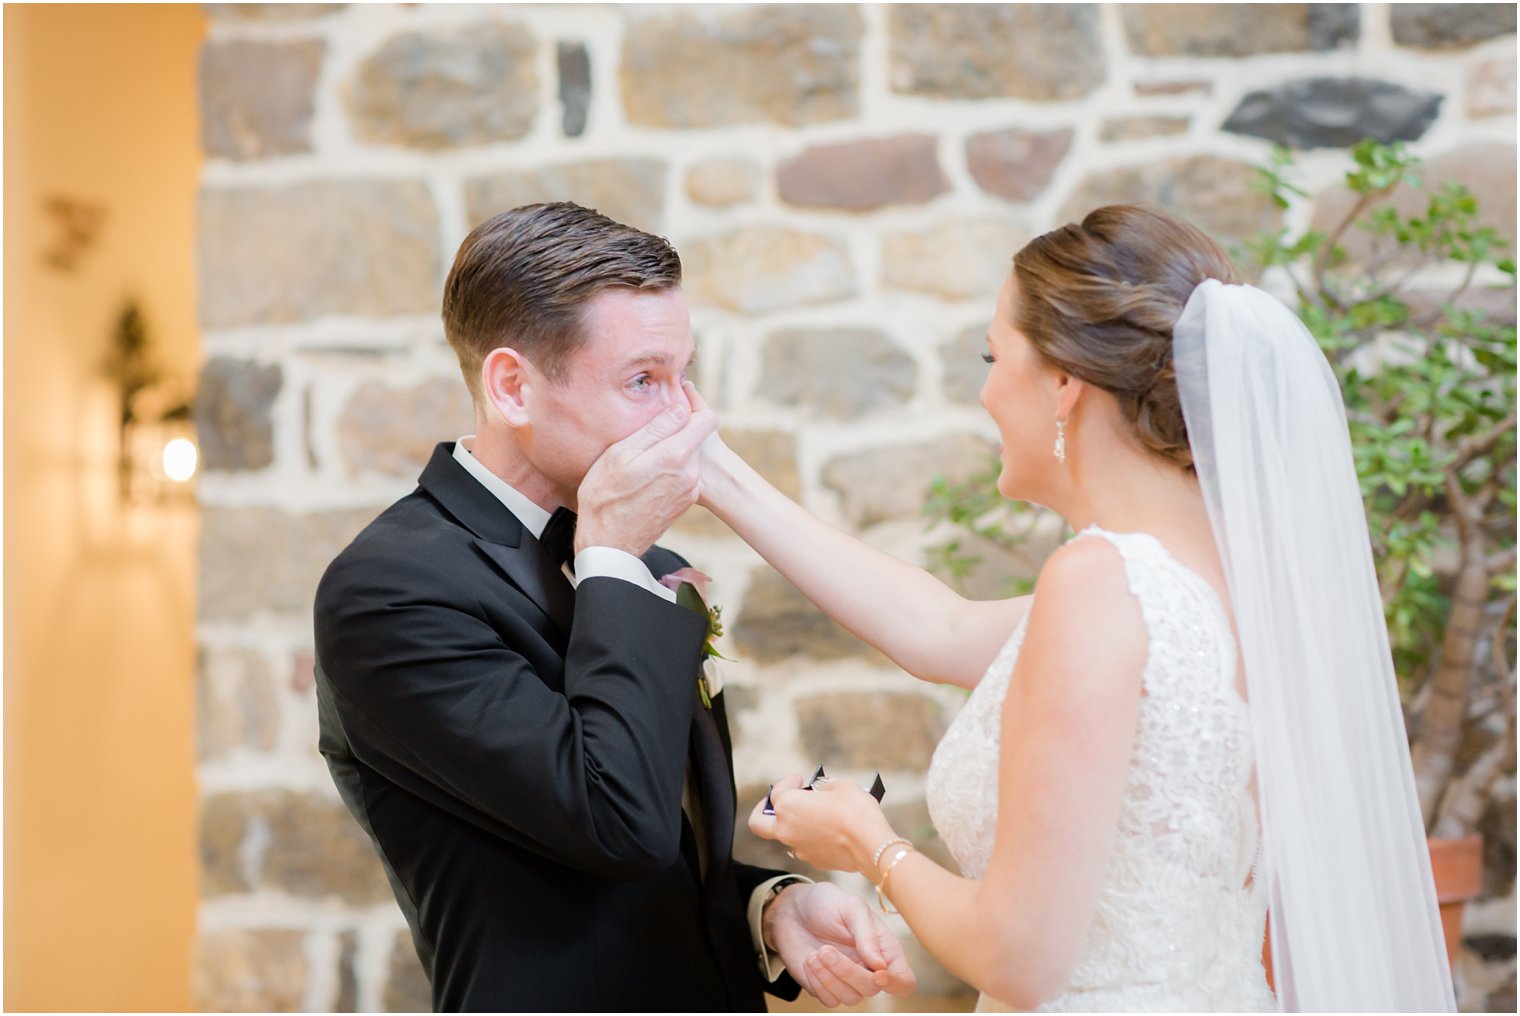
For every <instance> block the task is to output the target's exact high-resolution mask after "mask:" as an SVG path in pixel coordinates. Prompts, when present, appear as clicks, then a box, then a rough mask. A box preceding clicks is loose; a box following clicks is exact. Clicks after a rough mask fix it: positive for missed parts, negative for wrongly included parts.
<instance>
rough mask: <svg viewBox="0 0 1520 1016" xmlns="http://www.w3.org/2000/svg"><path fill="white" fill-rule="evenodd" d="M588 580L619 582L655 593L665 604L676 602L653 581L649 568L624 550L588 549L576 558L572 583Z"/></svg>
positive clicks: (669, 592)
mask: <svg viewBox="0 0 1520 1016" xmlns="http://www.w3.org/2000/svg"><path fill="white" fill-rule="evenodd" d="M590 578H609V579H622V580H623V581H624V582H632V583H633V584H634V585H636V586H642V587H643V588H645V589H647V590H649V591H650V592H651V593H654V594H655V595H656V596H659V597H660V598H662V599H664V600H665V601H666V602H667V603H674V602H676V594H675V590H673V589H666V588H665V587H664V586H662V585H660V584H659V583H658V582H656V581H655V578H654V576H653V575H652V574H650V571H649V566H648V565H646V564H645V563H644V562H643V561H640V560H639V559H638V558H636V557H634V556H633V555H632V554H630V553H628V552H627V551H626V550H618V549H616V548H615V547H587V548H586V549H585V550H583V551H581V552H580V553H579V554H577V555H575V581H576V582H577V583H580V582H584V581H586V580H587V579H590Z"/></svg>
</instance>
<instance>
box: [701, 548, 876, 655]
mask: <svg viewBox="0 0 1520 1016" xmlns="http://www.w3.org/2000/svg"><path fill="white" fill-rule="evenodd" d="M727 634H728V638H729V640H731V641H732V643H733V646H734V649H735V655H736V656H737V657H738V658H739V659H742V660H749V661H752V662H755V663H759V664H762V665H763V664H767V663H777V662H780V661H782V660H787V659H790V658H792V657H794V656H808V657H811V658H812V659H815V660H839V659H847V658H864V659H869V660H873V661H876V662H885V661H884V658H883V657H882V656H881V654H879V653H877V652H876V650H874V649H872V648H871V647H870V646H868V645H866V644H865V643H864V642H862V641H860V640H859V639H857V638H856V637H855V636H853V635H851V634H850V633H849V632H847V631H845V630H844V629H843V628H841V627H839V626H838V625H837V624H835V623H834V622H833V621H831V620H829V618H828V616H827V615H825V614H824V613H823V611H821V610H819V609H818V608H817V607H815V606H813V605H812V604H811V603H809V602H808V601H807V599H806V598H805V597H804V596H803V595H802V594H801V593H799V592H797V590H796V588H795V587H794V586H793V585H792V584H791V583H790V582H788V581H787V580H786V579H784V578H782V577H781V576H780V575H779V574H778V573H776V572H775V571H772V570H771V569H770V568H763V569H761V570H760V572H759V573H758V574H756V576H755V579H754V581H753V582H752V583H751V584H750V587H749V591H748V592H746V593H745V594H744V603H743V604H741V609H740V611H739V616H738V617H737V618H735V619H734V620H733V622H732V625H731V627H730V628H729V630H728V633H727Z"/></svg>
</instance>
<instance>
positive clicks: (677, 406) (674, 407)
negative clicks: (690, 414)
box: [665, 402, 686, 420]
mask: <svg viewBox="0 0 1520 1016" xmlns="http://www.w3.org/2000/svg"><path fill="white" fill-rule="evenodd" d="M665 412H667V413H669V414H670V415H671V416H672V417H674V418H675V419H677V420H679V419H681V417H683V416H685V415H686V407H685V406H683V405H681V403H679V402H672V403H671V404H670V406H669V407H668V408H667V409H666V410H665Z"/></svg>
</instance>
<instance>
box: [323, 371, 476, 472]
mask: <svg viewBox="0 0 1520 1016" xmlns="http://www.w3.org/2000/svg"><path fill="white" fill-rule="evenodd" d="M474 430H475V410H474V408H473V403H472V402H471V401H470V393H469V392H468V391H467V390H466V389H465V386H464V380H463V379H462V378H461V377H460V376H459V375H458V374H457V373H455V374H451V375H449V376H448V377H435V378H430V379H428V380H426V381H420V382H418V383H417V384H415V385H410V386H408V387H405V388H392V387H390V386H389V385H387V384H384V383H383V382H379V381H370V382H366V383H364V384H362V385H360V386H359V388H358V390H357V391H355V392H354V394H353V396H352V397H351V398H350V399H349V400H348V405H347V406H345V407H344V408H343V413H342V415H341V416H339V417H338V423H337V436H338V447H339V448H340V449H341V450H342V455H343V462H344V464H345V466H346V467H347V468H348V471H349V473H350V475H360V474H365V473H381V474H384V475H386V476H400V477H405V478H406V479H413V478H415V477H416V476H418V475H419V474H420V473H421V472H422V467H423V466H425V465H427V460H428V459H429V458H431V457H432V454H433V449H434V447H435V446H436V445H437V444H438V442H439V441H452V440H453V439H454V438H456V437H458V436H459V435H461V434H471V433H474Z"/></svg>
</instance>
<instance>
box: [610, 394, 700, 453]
mask: <svg viewBox="0 0 1520 1016" xmlns="http://www.w3.org/2000/svg"><path fill="white" fill-rule="evenodd" d="M690 420H691V406H690V405H689V404H687V403H685V402H672V403H671V404H670V405H668V406H666V407H665V408H664V409H662V410H661V411H660V412H658V413H656V414H655V415H654V416H653V417H651V418H650V419H649V422H647V423H645V424H644V426H642V427H640V428H639V429H638V430H636V431H634V432H633V433H632V434H629V435H628V436H627V437H625V438H623V439H622V440H621V441H615V442H613V444H612V446H611V447H612V448H617V449H619V450H621V451H624V452H627V453H628V454H630V455H637V454H639V453H640V452H646V451H648V450H649V449H651V448H653V447H654V446H655V445H657V444H659V443H660V442H661V441H666V440H669V439H670V438H672V437H675V436H676V435H677V434H679V433H681V431H682V430H684V429H685V428H686V426H687V424H688V423H689V422H690ZM704 436H705V435H704ZM609 450H610V449H609Z"/></svg>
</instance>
